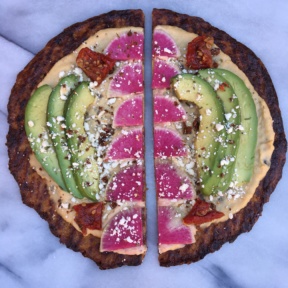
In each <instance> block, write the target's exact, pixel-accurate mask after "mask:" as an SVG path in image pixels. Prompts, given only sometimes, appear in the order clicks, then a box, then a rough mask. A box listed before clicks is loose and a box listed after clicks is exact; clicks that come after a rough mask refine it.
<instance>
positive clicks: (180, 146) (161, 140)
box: [154, 127, 187, 157]
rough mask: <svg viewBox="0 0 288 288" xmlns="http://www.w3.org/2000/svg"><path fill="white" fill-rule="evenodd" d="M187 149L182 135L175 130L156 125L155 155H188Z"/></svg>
mask: <svg viewBox="0 0 288 288" xmlns="http://www.w3.org/2000/svg"><path fill="white" fill-rule="evenodd" d="M186 155H187V151H186V148H185V145H184V143H183V140H182V138H181V136H180V135H179V134H178V133H177V132H176V131H174V130H171V129H167V128H160V127H156V128H155V130H154V156H155V157H172V156H186Z"/></svg>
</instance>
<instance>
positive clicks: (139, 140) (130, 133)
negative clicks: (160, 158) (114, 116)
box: [105, 128, 143, 160]
mask: <svg viewBox="0 0 288 288" xmlns="http://www.w3.org/2000/svg"><path fill="white" fill-rule="evenodd" d="M122 159H143V131H142V128H138V129H133V130H124V129H122V131H121V134H120V135H118V137H116V138H115V139H114V140H113V141H112V143H111V144H110V147H109V148H108V151H107V155H106V158H105V160H122Z"/></svg>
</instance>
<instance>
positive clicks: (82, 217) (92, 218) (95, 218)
mask: <svg viewBox="0 0 288 288" xmlns="http://www.w3.org/2000/svg"><path fill="white" fill-rule="evenodd" d="M73 209H74V210H75V211H76V216H75V219H74V220H75V222H76V223H77V224H78V225H79V227H80V229H81V231H82V233H83V234H84V235H86V234H87V229H91V230H94V229H97V230H101V229H102V210H103V202H98V203H82V204H79V205H75V206H73Z"/></svg>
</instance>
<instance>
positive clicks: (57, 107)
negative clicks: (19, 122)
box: [47, 74, 83, 198]
mask: <svg viewBox="0 0 288 288" xmlns="http://www.w3.org/2000/svg"><path fill="white" fill-rule="evenodd" d="M78 81H79V77H77V76H75V75H73V74H71V75H69V76H66V77H64V78H62V79H61V80H60V81H59V83H58V85H57V86H56V87H55V88H54V89H53V91H52V93H51V95H50V97H49V101H48V107H47V121H48V123H49V126H48V128H49V132H50V137H51V139H52V141H53V144H54V149H55V151H56V156H57V159H58V163H59V166H60V169H61V172H62V176H63V179H64V181H65V184H66V187H67V191H68V192H70V193H72V194H73V196H75V197H76V198H83V196H82V194H81V193H80V192H79V189H78V187H77V184H76V181H75V179H74V176H73V171H72V166H71V161H70V157H71V156H70V153H69V149H68V144H67V139H66V135H65V134H66V133H65V128H66V127H65V126H66V125H65V118H64V107H65V103H66V101H67V99H68V97H69V94H70V91H71V90H73V89H74V88H75V86H76V85H77V84H78Z"/></svg>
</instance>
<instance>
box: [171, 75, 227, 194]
mask: <svg viewBox="0 0 288 288" xmlns="http://www.w3.org/2000/svg"><path fill="white" fill-rule="evenodd" d="M171 84H172V88H173V89H174V92H175V94H176V96H177V97H178V98H179V99H180V100H184V101H190V102H193V103H194V104H195V105H197V106H198V108H199V113H200V119H201V121H200V126H199V132H198V133H197V137H196V141H195V149H196V161H197V167H198V174H199V179H200V182H201V185H200V189H201V193H202V194H204V195H211V194H212V193H213V192H214V191H215V190H216V189H218V188H219V185H220V181H221V177H219V175H218V174H219V173H222V172H220V171H221V170H220V171H219V172H218V170H219V168H218V166H219V163H220V161H221V160H222V159H223V153H224V151H225V149H223V145H221V142H220V140H219V139H222V141H226V139H227V132H226V129H221V130H217V129H216V128H215V127H216V125H220V126H221V127H222V126H223V127H224V125H225V123H226V121H225V118H224V114H225V112H224V108H223V105H222V101H221V100H220V99H219V98H218V97H217V95H216V93H215V91H214V90H213V88H212V87H211V86H210V85H209V84H208V83H207V82H206V81H205V80H203V79H201V78H200V77H198V76H195V75H192V74H181V75H177V76H175V77H173V78H172V79H171ZM216 169H218V170H217V173H214V170H216Z"/></svg>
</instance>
